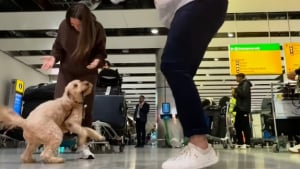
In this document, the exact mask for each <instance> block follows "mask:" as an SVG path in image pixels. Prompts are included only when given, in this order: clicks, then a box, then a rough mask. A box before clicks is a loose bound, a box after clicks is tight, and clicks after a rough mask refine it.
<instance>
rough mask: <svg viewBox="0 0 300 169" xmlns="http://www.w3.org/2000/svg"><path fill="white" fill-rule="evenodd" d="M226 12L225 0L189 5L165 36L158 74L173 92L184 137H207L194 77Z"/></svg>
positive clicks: (179, 11) (177, 13)
mask: <svg viewBox="0 0 300 169" xmlns="http://www.w3.org/2000/svg"><path fill="white" fill-rule="evenodd" d="M226 10H227V0H196V1H192V2H190V3H188V4H186V5H185V6H183V7H181V8H180V9H178V10H177V12H176V14H175V16H174V19H173V21H172V23H171V27H170V30H169V32H168V38H167V42H166V46H165V48H164V52H163V55H162V58H161V71H162V73H163V74H164V76H165V78H166V80H167V81H168V84H169V86H170V88H171V90H172V93H173V96H174V99H175V103H176V108H177V113H178V117H179V120H180V122H181V124H182V128H183V132H184V135H185V136H186V137H191V136H193V135H203V134H208V133H209V130H208V126H207V123H206V119H205V116H204V112H203V109H202V106H201V99H200V97H199V93H198V89H197V87H196V85H195V83H194V80H193V77H194V76H195V74H196V72H197V70H198V67H199V65H200V63H201V61H202V58H203V56H204V53H205V51H206V49H207V46H208V44H209V42H210V41H211V39H212V38H213V36H214V35H215V34H216V32H217V31H218V29H219V28H220V27H221V25H222V24H223V22H224V19H225V16H226Z"/></svg>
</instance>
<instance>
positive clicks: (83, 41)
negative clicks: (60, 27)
mask: <svg viewBox="0 0 300 169" xmlns="http://www.w3.org/2000/svg"><path fill="white" fill-rule="evenodd" d="M70 18H76V19H78V20H80V21H81V28H80V33H79V38H78V41H77V47H76V49H75V50H74V52H73V56H74V60H75V61H76V62H78V63H80V62H82V61H83V58H84V57H87V56H88V55H89V54H90V53H91V51H92V49H93V47H94V46H95V43H96V40H97V31H98V30H99V28H100V26H99V23H98V22H97V21H96V17H95V16H94V15H93V14H92V12H91V11H90V9H89V8H88V7H87V6H86V5H85V4H82V3H78V4H75V5H72V6H70V7H69V9H68V11H67V13H66V21H67V23H68V24H69V26H71V24H70Z"/></svg>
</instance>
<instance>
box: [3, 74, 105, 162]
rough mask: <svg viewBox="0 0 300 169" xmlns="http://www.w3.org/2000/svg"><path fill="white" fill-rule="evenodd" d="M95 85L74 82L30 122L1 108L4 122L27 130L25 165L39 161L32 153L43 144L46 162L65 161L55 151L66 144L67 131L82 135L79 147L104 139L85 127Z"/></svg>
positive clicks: (46, 104) (30, 118) (40, 107)
mask: <svg viewBox="0 0 300 169" xmlns="http://www.w3.org/2000/svg"><path fill="white" fill-rule="evenodd" d="M92 86H93V85H92V84H91V83H89V82H87V81H80V80H74V81H71V82H70V83H69V84H68V85H67V86H66V88H65V91H64V94H63V96H62V97H61V98H57V99H55V100H51V101H47V102H45V103H42V104H41V105H39V106H38V107H36V108H35V109H34V110H33V111H32V112H31V113H30V115H29V116H28V117H27V119H23V118H22V117H20V116H18V115H17V114H16V113H15V112H13V110H12V109H10V108H7V107H4V106H2V107H0V122H2V123H4V124H5V125H9V126H19V127H21V128H23V130H24V132H23V136H24V138H25V141H26V142H27V146H26V149H25V151H24V152H23V154H22V155H21V160H22V162H24V163H31V162H35V160H34V159H33V158H32V153H33V152H34V151H35V150H36V148H37V147H39V146H40V145H44V150H43V151H42V153H41V155H40V156H41V159H42V161H44V162H46V163H62V162H64V159H63V158H60V157H56V156H55V152H56V151H57V148H58V147H59V145H60V144H61V142H62V139H63V133H64V132H67V131H70V132H72V133H76V134H77V135H78V137H79V145H83V144H84V143H85V142H86V138H87V137H91V138H92V139H95V140H103V139H104V137H103V136H101V135H100V134H98V133H97V132H96V131H95V130H93V129H90V128H88V127H82V126H81V121H82V116H83V115H82V114H83V110H84V107H83V101H84V97H85V96H87V95H88V94H90V93H91V90H92Z"/></svg>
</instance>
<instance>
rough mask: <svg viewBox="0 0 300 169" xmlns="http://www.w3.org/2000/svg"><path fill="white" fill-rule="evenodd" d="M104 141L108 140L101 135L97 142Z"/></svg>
mask: <svg viewBox="0 0 300 169" xmlns="http://www.w3.org/2000/svg"><path fill="white" fill-rule="evenodd" d="M104 140H106V138H105V137H104V136H102V135H99V136H98V138H97V141H104Z"/></svg>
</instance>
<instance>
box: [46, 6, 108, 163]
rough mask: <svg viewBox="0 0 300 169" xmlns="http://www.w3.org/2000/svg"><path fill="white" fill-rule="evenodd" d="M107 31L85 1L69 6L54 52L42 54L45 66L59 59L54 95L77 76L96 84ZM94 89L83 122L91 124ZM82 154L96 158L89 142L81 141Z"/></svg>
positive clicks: (83, 123)
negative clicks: (47, 54)
mask: <svg viewBox="0 0 300 169" xmlns="http://www.w3.org/2000/svg"><path fill="white" fill-rule="evenodd" d="M105 45H106V35H105V31H104V28H103V26H102V25H101V24H100V23H99V22H98V21H96V18H95V16H94V15H93V14H92V12H91V11H90V9H89V8H88V7H87V6H86V5H85V4H83V3H78V4H74V5H72V6H70V7H69V9H68V10H67V13H66V18H65V19H64V20H63V21H62V22H61V24H60V25H59V29H58V35H57V37H56V39H55V42H54V44H53V47H52V51H51V56H45V57H43V58H42V59H43V65H42V69H43V70H49V69H51V68H52V67H53V66H54V64H55V63H57V62H60V65H59V73H58V77H57V85H56V88H55V94H54V97H55V98H58V97H61V96H62V94H63V92H64V89H65V86H66V85H67V84H68V83H69V82H70V81H72V80H74V79H79V80H87V81H89V82H90V83H92V84H93V85H94V86H95V85H96V82H97V75H98V68H99V67H101V66H102V65H103V64H104V60H105V58H106V50H105ZM93 99H94V90H93V92H92V94H90V95H88V96H87V97H86V99H85V101H84V103H85V104H86V105H87V107H86V109H85V116H84V119H83V121H82V125H83V126H87V127H91V125H92V107H93V101H94V100H93ZM79 151H80V156H81V158H85V159H94V154H93V153H91V152H90V150H89V148H88V146H87V145H79Z"/></svg>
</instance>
